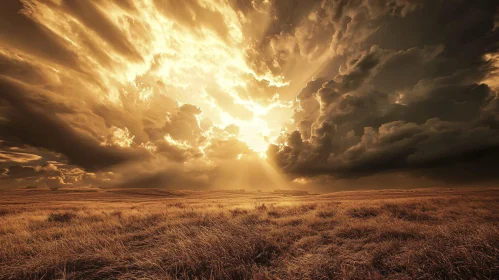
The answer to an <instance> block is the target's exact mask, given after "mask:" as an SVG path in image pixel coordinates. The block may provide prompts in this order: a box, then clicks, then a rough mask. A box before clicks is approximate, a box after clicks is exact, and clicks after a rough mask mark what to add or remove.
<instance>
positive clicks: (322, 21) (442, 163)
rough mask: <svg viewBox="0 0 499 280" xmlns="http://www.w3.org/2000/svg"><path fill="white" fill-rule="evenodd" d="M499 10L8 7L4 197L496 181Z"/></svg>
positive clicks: (0, 13) (454, 2)
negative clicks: (8, 193) (45, 190)
mask: <svg viewBox="0 0 499 280" xmlns="http://www.w3.org/2000/svg"><path fill="white" fill-rule="evenodd" d="M498 5H499V4H498V3H497V1H493V0H490V1H489V0H484V1H458V0H438V1H429V0H420V1H408V0H407V1H406V0H390V1H371V0H352V1H329V0H317V1H284V0H271V1H267V0H266V1H263V0H255V1H239V0H237V1H236V0H234V1H232V0H228V1H210V0H188V1H171V0H139V1H117V0H116V1H97V2H95V1H68V0H62V1H59V0H58V1H56V0H50V1H39V0H19V1H8V2H7V3H4V5H3V8H2V9H1V10H0V33H1V36H0V44H1V45H2V48H1V49H0V174H1V181H0V182H1V184H2V185H4V186H25V185H28V184H31V185H43V186H47V187H51V188H57V187H69V186H100V187H115V186H121V187H171V188H192V189H194V188H197V189H201V188H243V187H244V188H255V189H264V188H285V187H297V188H311V187H314V186H319V185H320V188H321V189H334V188H335V185H338V186H339V185H340V184H341V185H342V186H346V185H348V184H352V185H355V184H364V185H365V186H368V187H373V186H375V185H376V182H379V185H384V184H386V182H390V177H393V178H397V179H396V180H395V179H394V181H397V182H402V181H404V182H413V183H414V182H435V184H438V183H442V184H455V183H467V184H475V183H477V184H479V183H482V182H485V181H490V182H494V181H497V180H498V179H499V178H498V177H497V175H496V174H495V172H494V166H495V165H497V163H498V162H497V156H498V155H499V154H498V151H499V95H498V90H499V83H498V80H499V77H498V73H499V72H498V71H499V70H498V67H499V54H498V52H499V20H498V19H499V16H498V15H499V10H498V9H499V6H498ZM356 180H362V181H356ZM418 180H419V181H418ZM348 182H350V183H348ZM414 184H415V183H414ZM336 188H339V187H336ZM342 188H343V187H342ZM345 188H346V187H345Z"/></svg>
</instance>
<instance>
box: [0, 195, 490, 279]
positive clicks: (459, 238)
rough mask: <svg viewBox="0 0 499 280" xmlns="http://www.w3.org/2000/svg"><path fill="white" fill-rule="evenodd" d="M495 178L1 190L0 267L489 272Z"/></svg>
mask: <svg viewBox="0 0 499 280" xmlns="http://www.w3.org/2000/svg"><path fill="white" fill-rule="evenodd" d="M498 209H499V189H487V190H473V189H438V190H435V189H420V190H405V191H402V190H385V191H364V192H362V191H358V192H339V193H333V194H325V195H305V196H285V195H282V194H274V193H266V192H261V193H260V192H228V191H219V192H216V191H213V192H192V191H163V190H154V189H126V190H90V189H89V190H78V191H70V190H57V191H50V190H39V189H31V190H18V191H4V192H0V279H107V278H111V279H116V278H117V279H335V278H339V279H385V278H386V279H414V278H416V279H418V278H419V279H445V278H447V279H472V278H475V279H498V278H499V210H498Z"/></svg>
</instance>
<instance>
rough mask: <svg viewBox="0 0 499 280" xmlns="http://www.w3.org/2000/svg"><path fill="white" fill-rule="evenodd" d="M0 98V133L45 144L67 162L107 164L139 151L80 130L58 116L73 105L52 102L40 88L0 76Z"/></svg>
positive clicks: (87, 165)
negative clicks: (0, 105) (0, 117)
mask: <svg viewBox="0 0 499 280" xmlns="http://www.w3.org/2000/svg"><path fill="white" fill-rule="evenodd" d="M0 93H1V94H0V100H2V101H3V102H6V105H7V106H6V108H5V109H4V111H3V112H2V115H3V117H4V118H5V120H4V121H2V122H1V123H0V128H1V129H0V131H1V133H0V137H2V138H8V139H11V140H13V141H17V142H20V143H22V144H27V145H30V146H35V147H39V148H45V149H48V150H51V151H55V152H58V153H61V154H63V155H65V156H66V157H67V158H68V160H69V162H70V163H72V164H76V165H79V166H82V167H84V168H85V169H87V170H90V171H92V170H97V169H100V168H104V167H109V166H112V165H116V164H119V163H123V162H125V161H128V160H131V159H133V158H137V157H139V155H140V153H139V152H137V151H132V150H128V149H124V148H118V147H104V146H102V145H101V143H99V141H98V140H97V139H94V138H93V137H92V136H91V135H89V134H87V133H85V132H80V131H79V130H77V129H75V128H74V127H72V126H71V125H70V124H69V123H68V122H66V121H65V120H64V119H63V118H62V117H61V116H63V115H64V114H69V113H73V114H77V113H78V112H76V111H73V110H74V109H75V107H72V106H74V105H69V106H68V105H67V104H64V103H55V102H53V101H52V100H50V101H49V99H47V98H48V97H49V96H50V95H47V94H48V93H46V92H44V91H43V90H38V89H36V88H31V87H29V86H26V85H24V84H22V83H19V82H15V81H13V80H10V79H7V78H0Z"/></svg>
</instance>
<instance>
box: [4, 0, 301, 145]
mask: <svg viewBox="0 0 499 280" xmlns="http://www.w3.org/2000/svg"><path fill="white" fill-rule="evenodd" d="M23 2H24V4H25V6H26V7H28V8H27V9H26V10H25V13H26V14H29V16H30V17H31V18H33V19H35V20H36V21H38V23H39V24H41V25H43V26H45V27H46V28H48V29H49V30H51V31H53V32H54V33H56V34H58V35H59V36H61V37H62V38H64V39H65V40H66V41H67V47H68V48H70V49H72V50H74V51H75V52H77V53H78V54H79V59H80V60H82V61H81V62H82V67H83V68H84V69H85V70H84V71H90V70H91V71H92V72H93V73H94V75H95V76H96V77H95V78H96V79H97V80H98V81H99V83H98V85H97V84H96V83H95V80H86V79H88V75H81V76H80V77H78V79H81V80H82V81H81V82H82V83H85V84H86V86H87V87H89V88H91V89H92V91H93V93H94V94H95V96H96V98H99V99H101V100H103V101H105V100H107V101H109V102H112V103H115V104H117V105H120V104H121V103H122V96H123V95H124V96H127V97H129V98H136V99H137V102H141V103H142V104H147V103H148V102H151V100H152V99H153V96H154V95H156V94H159V95H165V96H168V97H170V98H172V99H174V100H177V101H178V102H179V103H182V104H183V103H188V104H193V105H195V106H198V107H199V108H200V109H201V110H202V111H203V116H204V117H205V118H208V119H210V120H211V121H212V122H213V124H214V125H216V126H219V127H223V126H226V125H228V124H235V125H237V126H239V128H240V134H239V139H240V140H241V141H243V142H245V143H246V144H247V145H248V146H249V147H250V148H251V149H253V150H254V151H256V152H260V153H263V152H264V151H265V150H266V148H267V146H268V139H270V138H274V137H277V136H278V134H279V130H280V129H281V124H282V122H284V121H286V120H287V118H284V117H283V118H282V119H279V120H277V121H275V122H272V123H270V122H268V121H267V118H266V115H267V114H268V113H269V112H270V111H272V110H275V109H282V108H288V117H289V116H290V115H291V113H292V110H291V106H288V105H286V104H281V103H279V102H278V99H277V98H273V97H275V96H278V95H276V92H275V90H276V89H279V88H281V87H286V86H288V85H289V82H288V81H286V80H285V79H284V78H283V77H282V76H275V75H273V74H272V73H271V72H270V71H263V72H257V71H255V70H254V69H253V68H252V67H251V66H250V65H249V64H248V62H247V54H246V51H247V48H248V45H247V44H246V42H245V41H244V40H245V38H244V36H243V30H242V22H244V18H242V17H241V15H240V14H239V15H238V14H237V12H236V11H234V10H233V9H232V8H231V7H230V6H229V5H228V4H227V3H226V2H224V1H199V5H200V7H201V8H203V9H207V10H209V11H214V12H217V14H219V15H220V16H221V17H222V19H223V22H224V24H225V26H226V28H227V30H226V33H224V32H219V30H218V29H217V28H218V27H216V28H211V27H210V26H209V22H202V21H201V22H200V24H197V25H196V26H188V24H186V23H184V22H182V20H179V19H175V18H174V16H173V15H168V14H167V13H165V12H162V11H160V10H158V9H157V7H156V6H155V5H154V3H153V1H152V0H141V1H133V3H134V4H135V5H136V7H137V11H134V12H130V11H127V10H126V9H123V8H121V7H120V6H118V5H115V4H113V3H112V2H110V1H100V2H93V5H95V8H96V10H97V11H98V12H103V13H104V11H105V15H106V17H107V19H108V20H110V22H112V23H113V24H114V25H115V26H117V27H118V28H119V29H120V30H119V31H120V32H121V34H120V36H122V38H119V39H120V40H122V41H123V43H120V44H117V45H118V46H119V47H122V48H124V49H127V51H129V52H130V53H131V54H130V55H125V52H124V51H123V50H121V49H117V48H113V46H112V42H109V41H107V40H105V39H104V38H103V35H101V34H99V33H98V32H95V31H94V30H90V29H89V28H88V27H87V26H86V25H85V24H84V23H83V22H82V21H81V19H80V18H78V17H77V16H74V15H73V14H71V13H69V12H65V10H64V9H62V8H59V7H63V6H64V4H63V3H61V2H59V1H51V2H50V3H45V2H43V1H32V0H24V1H23ZM76 6H77V5H76ZM264 7H265V3H264V4H263V6H262V9H263V8H264ZM192 16H193V17H195V16H196V14H195V13H193V14H192ZM220 28H221V27H220ZM138 35H141V36H138ZM110 36H113V34H111V35H110ZM116 40H118V39H116ZM127 42H129V43H130V44H128V43H127ZM95 49H98V50H100V55H101V57H100V58H99V57H98V56H96V55H89V53H92V52H93V53H95ZM13 51H14V50H13ZM23 55H25V56H28V57H29V54H23ZM106 57H107V61H106V63H104V61H102V59H104V58H106ZM60 67H61V66H60V65H56V66H54V70H55V71H64V70H62V69H61V68H60ZM85 80H86V81H85ZM257 85H258V86H257ZM255 90H256V91H262V93H258V92H253V91H255ZM265 91H268V93H264V92H265ZM273 91H274V92H273ZM255 93H256V94H255ZM252 95H257V96H268V97H266V98H263V99H261V100H256V99H254V98H252V97H251V96H252ZM103 98H105V100H104V99H103ZM145 107H146V108H147V106H145ZM116 133H117V135H115V138H117V139H118V140H117V141H116V143H117V144H118V145H120V146H129V145H130V142H129V141H124V140H123V139H124V137H129V138H130V139H133V135H128V134H127V133H128V132H121V131H117V132H116ZM116 133H115V134H116Z"/></svg>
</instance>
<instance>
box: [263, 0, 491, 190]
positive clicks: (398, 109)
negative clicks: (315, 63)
mask: <svg viewBox="0 0 499 280" xmlns="http://www.w3.org/2000/svg"><path fill="white" fill-rule="evenodd" d="M420 4H423V2H421V3H420ZM497 6H498V3H497V2H495V1H481V2H461V1H437V3H433V2H432V3H429V2H424V5H422V6H421V9H422V10H421V11H420V10H418V9H416V10H415V11H414V13H412V12H411V13H408V14H407V15H406V16H405V17H393V16H392V15H391V14H390V13H385V15H384V16H382V17H380V18H377V19H376V20H374V21H371V24H377V25H378V26H379V28H378V29H377V31H376V33H375V34H374V36H373V37H371V38H368V39H367V40H366V41H365V42H363V43H362V44H361V45H364V48H365V50H362V49H360V50H359V52H358V53H357V54H355V53H353V54H351V55H349V57H348V58H346V59H344V62H343V63H342V64H341V65H340V67H339V71H338V73H337V74H335V75H334V76H333V77H332V78H330V80H329V81H324V80H323V79H322V80H319V81H320V83H322V85H321V86H320V88H318V87H317V85H314V83H311V84H309V85H308V86H307V87H306V88H305V89H304V90H303V91H302V93H300V94H299V95H298V101H299V102H300V108H299V109H298V110H297V112H296V113H295V117H294V122H295V125H296V128H298V130H297V131H294V132H291V133H289V134H288V135H287V136H286V137H284V138H282V139H281V140H280V141H281V142H280V144H278V145H276V146H272V147H270V149H269V151H268V155H269V157H270V158H271V160H273V161H274V162H275V163H276V164H277V166H280V167H281V168H282V169H283V170H284V171H285V172H287V173H291V174H295V175H296V176H306V177H314V176H319V175H331V176H334V177H336V178H359V177H363V176H371V175H373V174H377V173H387V172H388V173H389V172H406V173H408V174H411V175H413V176H423V177H424V176H428V177H431V178H436V179H439V180H444V181H448V182H461V183H463V182H473V181H483V180H497V175H496V172H495V171H494V164H493V162H494V158H496V157H497V151H498V150H499V130H498V129H497V128H498V127H497V110H495V109H491V108H496V107H495V106H496V105H495V104H497V95H496V93H495V90H497V89H495V90H494V89H491V88H490V87H489V86H488V85H487V84H484V83H482V81H483V79H484V78H485V77H487V76H489V73H490V72H491V71H493V70H492V69H494V65H493V64H491V62H492V61H491V60H487V59H486V58H485V55H487V54H493V53H495V52H497V50H498V49H497V46H498V42H499V40H498V37H497V35H498V31H499V30H498V29H497V28H494V16H495V13H496V11H497ZM427 21H430V22H433V23H435V24H436V26H433V25H431V26H430V25H427V24H426V23H425V22H427ZM419 23H422V26H420V27H416V30H414V32H413V31H412V27H414V26H415V25H416V24H419ZM421 29H424V30H421ZM430 29H433V30H430ZM402 30H404V31H406V32H407V33H406V34H402V33H400V32H402ZM397 32H399V33H397ZM393 33H395V34H399V35H400V37H397V36H394V34H393ZM412 33H414V34H412ZM413 35H414V36H416V38H415V39H414V38H413V39H412V41H411V39H410V40H409V41H410V42H412V43H411V44H408V43H407V41H405V40H402V39H400V40H397V41H390V39H393V38H405V37H412V36H413ZM398 42H399V43H398ZM373 43H376V44H378V46H376V47H372V44H373ZM311 88H312V89H313V91H310V89H311Z"/></svg>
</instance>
